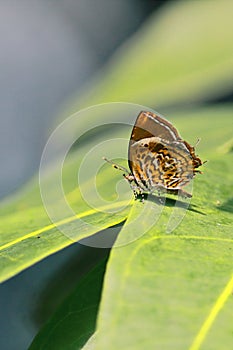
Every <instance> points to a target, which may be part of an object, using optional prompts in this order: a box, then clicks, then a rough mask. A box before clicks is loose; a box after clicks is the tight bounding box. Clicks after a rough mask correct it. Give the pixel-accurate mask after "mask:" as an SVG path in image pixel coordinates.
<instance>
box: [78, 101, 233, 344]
mask: <svg viewBox="0 0 233 350" xmlns="http://www.w3.org/2000/svg"><path fill="white" fill-rule="evenodd" d="M195 114H196V115H195ZM183 117H184V115H183ZM176 124H177V125H181V126H183V129H184V130H185V129H186V131H187V132H181V134H182V135H183V136H184V135H185V139H186V136H187V135H188V134H189V135H190V137H191V135H192V137H194V135H200V136H202V142H201V143H200V145H199V146H198V148H199V150H198V153H199V154H200V155H201V157H203V155H205V156H206V157H208V160H209V161H208V163H207V164H206V165H205V167H203V168H204V170H203V171H204V174H203V175H199V176H197V178H196V179H195V184H194V193H193V198H192V201H191V206H190V207H189V208H188V210H187V211H186V215H185V216H184V218H183V220H182V221H181V223H180V225H179V226H178V227H176V228H175V230H173V231H172V232H171V233H170V234H169V233H167V230H166V229H167V226H168V222H169V220H170V219H171V217H172V215H173V210H174V205H175V204H177V203H176V202H175V200H173V199H170V200H169V199H168V200H167V202H166V205H165V206H164V207H162V205H161V203H160V201H158V200H156V198H154V197H152V198H149V199H148V200H147V202H146V210H145V209H144V208H145V204H142V203H140V202H138V201H137V202H135V204H134V206H133V208H132V210H131V212H130V215H129V217H128V220H127V221H126V223H125V225H124V227H123V229H122V230H121V232H120V235H119V236H118V239H117V242H116V244H117V245H122V246H121V247H120V248H117V249H112V251H111V255H110V259H109V262H108V267H107V272H106V276H105V280H104V289H103V294H102V300H101V306H100V311H99V315H98V326H97V334H96V336H95V339H93V342H92V344H90V345H91V347H90V348H94V349H95V350H98V349H101V350H102V349H111V350H114V349H121V348H123V349H163V350H165V349H171V348H172V349H179V350H182V349H190V350H197V349H199V348H200V347H201V348H203V349H206V350H210V349H223V350H224V349H229V348H231V344H232V307H233V298H232V295H231V294H232V289H233V277H232V272H233V254H232V244H233V227H232V219H233V216H232V213H233V207H232V187H233V186H232V185H233V183H232V173H233V161H232V160H233V159H232V157H233V154H232V151H231V149H232V145H231V147H230V146H229V140H230V139H231V138H232V136H231V132H232V131H231V130H232V117H231V115H230V109H229V110H228V112H227V111H226V110H225V111H224V109H222V110H221V109H220V108H218V109H212V110H211V109H210V110H208V109H207V110H202V111H198V112H196V113H192V117H191V114H188V113H186V119H184V118H182V116H180V118H179V119H177V123H176ZM187 139H189V138H188V137H187ZM224 144H225V145H226V144H227V145H228V151H226V148H224V147H222V145H224ZM223 149H224V152H223ZM161 210H162V212H161ZM175 210H176V215H180V214H182V210H183V208H182V205H179V206H176V209H175ZM142 213H143V214H142ZM159 214H161V215H159ZM182 215H183V214H182ZM173 218H174V216H173ZM155 221H156V223H155ZM154 223H155V224H154ZM151 225H152V226H151ZM138 232H140V233H141V235H142V237H141V238H140V239H137V237H138ZM128 237H131V238H133V237H135V241H134V242H132V243H131V244H126V243H127V241H128ZM88 345H89V344H88ZM84 348H88V347H84Z"/></svg>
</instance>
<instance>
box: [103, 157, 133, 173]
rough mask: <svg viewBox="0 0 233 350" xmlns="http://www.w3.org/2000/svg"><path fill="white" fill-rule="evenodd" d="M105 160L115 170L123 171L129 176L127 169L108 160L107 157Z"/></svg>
mask: <svg viewBox="0 0 233 350" xmlns="http://www.w3.org/2000/svg"><path fill="white" fill-rule="evenodd" d="M103 160H105V161H106V162H108V163H109V164H111V165H112V167H113V168H115V169H118V170H121V171H123V172H126V173H127V174H129V171H128V170H127V169H126V168H124V167H123V166H121V165H118V164H116V163H113V162H112V161H111V160H109V159H107V158H106V157H103Z"/></svg>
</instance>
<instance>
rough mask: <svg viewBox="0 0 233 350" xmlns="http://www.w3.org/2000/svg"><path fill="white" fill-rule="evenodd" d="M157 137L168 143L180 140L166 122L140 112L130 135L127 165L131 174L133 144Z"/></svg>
mask: <svg viewBox="0 0 233 350" xmlns="http://www.w3.org/2000/svg"><path fill="white" fill-rule="evenodd" d="M158 136H159V137H160V138H161V139H163V140H166V141H169V142H172V141H179V140H182V139H181V137H180V135H179V134H178V132H177V130H176V129H175V128H174V126H173V125H172V124H171V123H169V122H168V121H167V120H165V119H163V118H161V117H160V116H158V115H157V114H155V113H152V112H146V111H142V112H140V113H139V115H138V117H137V119H136V122H135V124H134V127H133V130H132V133H131V137H130V142H129V149H128V163H129V168H130V170H131V172H132V173H133V172H134V171H133V168H134V164H133V160H134V157H133V154H132V146H133V144H134V143H135V142H137V141H139V140H142V139H145V138H149V137H158Z"/></svg>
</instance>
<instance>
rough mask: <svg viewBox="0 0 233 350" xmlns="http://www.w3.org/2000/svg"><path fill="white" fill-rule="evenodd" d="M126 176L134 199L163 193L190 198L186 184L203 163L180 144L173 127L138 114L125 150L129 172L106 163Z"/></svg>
mask: <svg viewBox="0 0 233 350" xmlns="http://www.w3.org/2000/svg"><path fill="white" fill-rule="evenodd" d="M104 159H105V160H106V161H107V162H109V163H111V164H112V165H113V166H114V167H115V168H116V169H120V170H122V171H124V172H126V173H127V174H124V177H125V178H126V180H128V182H129V183H130V185H131V187H132V189H133V191H134V194H135V197H137V195H139V194H142V193H153V192H155V191H158V192H160V191H166V192H168V193H171V194H178V193H179V194H180V195H183V196H186V197H192V195H191V194H190V193H187V192H185V191H184V190H183V189H182V187H183V186H185V185H187V184H188V183H189V182H190V181H191V180H192V179H193V177H194V176H195V175H196V173H201V172H200V171H199V170H197V168H198V167H199V166H201V165H202V164H203V162H202V161H201V159H200V158H198V157H197V156H196V155H195V149H194V147H192V146H191V145H190V144H189V143H188V142H186V141H184V140H183V139H182V138H181V137H180V135H179V134H178V132H177V130H176V129H175V127H174V126H173V125H172V124H171V123H169V122H168V121H167V120H165V119H163V118H161V117H160V116H158V115H157V114H155V113H152V112H145V111H142V112H140V114H139V115H138V117H137V119H136V122H135V124H134V127H133V130H132V134H131V137H130V142H129V149H128V164H129V168H130V172H129V171H128V170H127V169H126V168H124V167H122V166H119V165H117V164H114V163H113V162H111V161H109V160H107V159H106V158H104Z"/></svg>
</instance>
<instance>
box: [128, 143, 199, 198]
mask: <svg viewBox="0 0 233 350" xmlns="http://www.w3.org/2000/svg"><path fill="white" fill-rule="evenodd" d="M130 161H131V170H132V173H133V175H134V178H135V181H136V183H137V184H138V186H139V187H141V188H142V189H143V190H145V191H149V192H153V191H154V190H155V189H158V188H165V189H179V188H181V187H182V186H185V185H186V184H187V183H189V182H190V180H191V179H192V178H193V176H194V166H193V159H192V155H191V153H190V151H189V149H188V148H187V147H186V145H185V143H183V142H180V141H172V142H169V141H167V140H164V139H161V138H160V137H149V138H144V139H142V140H139V141H137V142H135V143H134V144H133V145H132V146H131V159H130Z"/></svg>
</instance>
